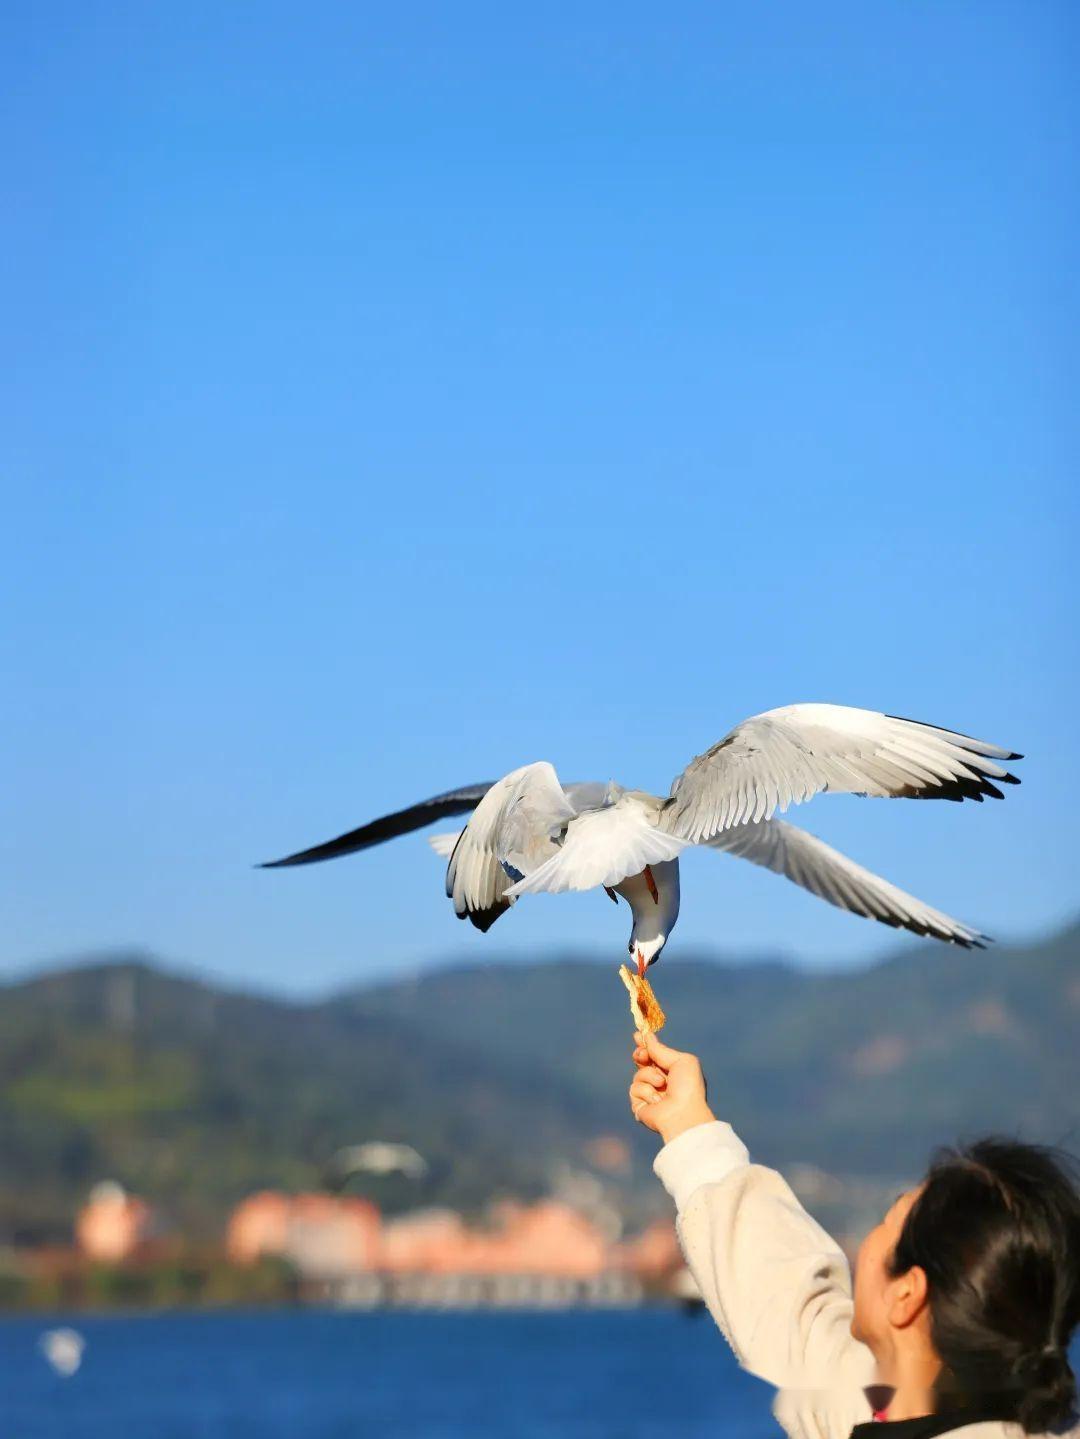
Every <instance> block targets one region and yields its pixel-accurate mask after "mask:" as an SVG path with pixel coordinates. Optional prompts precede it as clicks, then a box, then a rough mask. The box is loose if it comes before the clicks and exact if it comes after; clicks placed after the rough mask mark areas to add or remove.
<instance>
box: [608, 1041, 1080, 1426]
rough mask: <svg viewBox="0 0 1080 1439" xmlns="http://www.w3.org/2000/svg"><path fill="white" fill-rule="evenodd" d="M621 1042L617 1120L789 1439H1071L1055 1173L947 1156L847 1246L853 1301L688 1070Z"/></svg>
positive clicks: (1078, 1283) (1077, 1200)
mask: <svg viewBox="0 0 1080 1439" xmlns="http://www.w3.org/2000/svg"><path fill="white" fill-rule="evenodd" d="M635 1040H636V1044H637V1047H636V1048H635V1050H634V1062H635V1064H636V1065H637V1074H636V1076H635V1078H634V1081H633V1083H632V1084H631V1086H630V1104H631V1107H632V1110H633V1113H634V1117H635V1118H636V1119H638V1120H639V1121H640V1122H641V1123H642V1124H644V1125H646V1127H647V1128H649V1129H652V1130H654V1131H655V1132H656V1133H657V1134H659V1135H660V1137H661V1138H662V1139H663V1140H664V1147H663V1149H662V1150H661V1151H660V1153H659V1154H658V1155H657V1158H656V1162H655V1165H654V1168H655V1170H656V1173H657V1175H658V1176H659V1178H660V1179H661V1180H662V1181H663V1183H664V1186H665V1187H666V1188H667V1190H668V1192H669V1193H670V1194H671V1196H672V1198H673V1199H674V1200H675V1204H676V1207H677V1210H678V1227H679V1238H680V1241H681V1243H682V1247H683V1250H684V1252H685V1254H686V1259H687V1263H688V1264H689V1266H690V1268H691V1270H692V1272H693V1274H694V1277H695V1278H696V1280H697V1282H698V1284H699V1286H700V1288H701V1292H702V1295H703V1296H704V1299H705V1302H706V1303H707V1304H708V1306H709V1310H710V1312H711V1313H712V1315H713V1318H714V1319H715V1320H716V1322H717V1324H718V1325H719V1326H720V1328H721V1330H722V1331H723V1333H724V1335H725V1336H726V1338H727V1339H728V1341H729V1342H730V1344H731V1346H732V1348H733V1349H734V1351H735V1354H736V1357H737V1358H738V1359H739V1362H740V1363H741V1364H743V1365H744V1367H745V1368H747V1369H749V1370H751V1371H752V1372H754V1373H756V1374H758V1375H760V1376H761V1377H762V1378H763V1379H767V1380H768V1381H769V1382H770V1383H772V1384H774V1385H776V1386H777V1387H778V1388H779V1389H780V1391H781V1393H780V1395H779V1397H778V1400H777V1406H776V1414H777V1417H778V1418H779V1420H780V1422H781V1424H782V1425H783V1426H784V1428H785V1429H787V1431H788V1432H789V1433H790V1434H792V1435H795V1436H799V1439H848V1436H849V1435H852V1436H854V1439H930V1436H932V1435H937V1434H945V1433H952V1432H953V1431H957V1432H958V1433H962V1434H963V1436H964V1439H1002V1436H1006V1435H1011V1436H1018V1435H1019V1433H1020V1431H1021V1430H1022V1431H1023V1432H1024V1433H1027V1434H1039V1433H1044V1432H1050V1431H1054V1432H1061V1431H1063V1430H1064V1429H1066V1428H1067V1427H1068V1425H1069V1424H1070V1423H1071V1422H1072V1420H1073V1419H1074V1418H1075V1414H1074V1405H1075V1401H1076V1387H1075V1381H1074V1378H1073V1374H1072V1371H1071V1369H1070V1368H1069V1362H1068V1357H1067V1349H1068V1345H1069V1341H1070V1338H1071V1336H1072V1333H1073V1330H1074V1329H1075V1327H1076V1325H1077V1321H1078V1320H1080V1194H1078V1192H1077V1189H1076V1187H1075V1185H1074V1183H1073V1182H1072V1180H1071V1179H1070V1177H1069V1175H1068V1174H1067V1172H1066V1171H1065V1169H1064V1167H1063V1165H1062V1163H1060V1162H1059V1161H1057V1160H1056V1159H1055V1158H1053V1157H1052V1155H1051V1154H1050V1153H1049V1152H1048V1151H1045V1150H1042V1149H1037V1148H1034V1147H1032V1146H1029V1145H1022V1144H1017V1143H1009V1142H1006V1141H998V1140H985V1141H983V1142H982V1143H980V1144H976V1145H973V1146H972V1147H971V1148H969V1149H966V1150H962V1151H956V1152H948V1153H945V1154H943V1155H942V1156H940V1157H939V1158H938V1159H937V1160H936V1162H935V1163H934V1165H933V1166H932V1168H931V1169H930V1172H929V1174H928V1175H927V1176H926V1178H925V1179H924V1180H923V1182H922V1183H921V1184H920V1185H919V1186H918V1187H917V1188H915V1189H913V1190H910V1191H909V1192H908V1193H906V1194H902V1195H901V1196H900V1197H899V1198H898V1199H897V1200H896V1201H895V1203H894V1204H893V1205H892V1207H891V1208H890V1209H889V1212H888V1213H887V1214H886V1215H885V1218H884V1219H883V1220H882V1222H881V1223H880V1224H879V1225H878V1226H877V1228H876V1229H874V1230H872V1231H871V1232H870V1234H868V1235H867V1237H866V1238H865V1240H864V1241H863V1243H862V1247H861V1249H860V1250H859V1255H858V1260H857V1263H856V1268H855V1292H854V1298H853V1297H852V1293H851V1283H850V1277H849V1273H848V1267H847V1263H846V1261H845V1259H844V1257H843V1255H842V1254H841V1252H840V1250H839V1249H838V1248H837V1246H836V1244H835V1243H834V1242H833V1240H831V1239H830V1238H829V1236H828V1235H827V1234H826V1233H825V1232H824V1230H822V1229H821V1228H820V1226H819V1225H818V1224H817V1223H816V1222H815V1221H814V1220H813V1219H811V1217H810V1216H809V1215H808V1214H807V1213H806V1211H805V1210H804V1209H803V1208H802V1207H801V1206H800V1204H799V1202H798V1200H797V1199H796V1198H795V1196H794V1194H793V1193H792V1192H791V1190H790V1189H789V1188H788V1186H787V1184H786V1183H785V1182H784V1180H783V1179H781V1177H780V1175H779V1174H777V1173H775V1172H774V1171H773V1170H770V1169H764V1168H762V1167H760V1166H758V1165H754V1164H751V1163H750V1160H749V1156H748V1154H747V1151H746V1148H745V1147H744V1145H743V1144H742V1143H741V1141H740V1140H739V1139H738V1137H737V1136H736V1135H735V1133H734V1132H733V1131H732V1129H731V1127H730V1125H728V1124H723V1123H721V1122H719V1121H718V1120H717V1119H716V1117H715V1115H714V1114H713V1113H712V1111H711V1110H710V1108H709V1106H708V1102H707V1099H706V1090H705V1081H704V1078H703V1076H702V1072H701V1065H700V1064H699V1062H698V1061H697V1059H696V1058H695V1057H694V1056H693V1055H692V1054H684V1053H681V1052H680V1051H678V1050H675V1049H671V1048H670V1047H669V1046H667V1045H665V1044H662V1043H661V1042H660V1040H658V1039H657V1037H656V1036H655V1035H654V1034H648V1035H641V1034H638V1035H636V1036H635ZM875 1421H879V1422H875ZM882 1423H884V1424H885V1426H886V1427H884V1428H882V1427H881V1425H882ZM863 1425H865V1426H866V1427H865V1428H863V1427H862V1426H863ZM1017 1425H1019V1429H1017V1427H1016V1426H1017Z"/></svg>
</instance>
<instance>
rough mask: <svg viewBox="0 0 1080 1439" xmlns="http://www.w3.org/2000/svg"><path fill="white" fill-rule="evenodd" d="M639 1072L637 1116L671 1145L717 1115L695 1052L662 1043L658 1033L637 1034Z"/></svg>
mask: <svg viewBox="0 0 1080 1439" xmlns="http://www.w3.org/2000/svg"><path fill="white" fill-rule="evenodd" d="M634 1038H635V1040H636V1041H637V1047H636V1048H635V1050H634V1063H635V1064H636V1065H637V1074H636V1076H635V1077H634V1082H633V1084H631V1086H630V1108H631V1111H632V1113H633V1115H634V1118H635V1119H636V1120H638V1122H639V1123H641V1124H644V1126H645V1127H646V1129H651V1130H653V1131H654V1133H656V1134H659V1135H660V1137H661V1139H663V1141H664V1143H665V1144H670V1143H671V1141H672V1140H673V1139H677V1138H678V1137H679V1135H680V1134H684V1133H685V1132H686V1130H688V1129H693V1128H694V1126H695V1125H698V1124H710V1123H712V1121H713V1120H714V1119H715V1118H716V1115H715V1114H713V1112H712V1110H711V1109H710V1108H709V1105H708V1102H707V1098H706V1086H705V1076H704V1075H703V1074H702V1072H701V1063H700V1061H699V1060H698V1058H697V1056H696V1055H693V1054H685V1053H684V1052H683V1051H682V1050H679V1049H672V1048H671V1047H670V1046H669V1045H666V1044H662V1043H661V1042H660V1040H659V1039H657V1037H656V1035H655V1034H652V1033H651V1032H650V1033H647V1034H641V1033H636V1032H635V1034H634Z"/></svg>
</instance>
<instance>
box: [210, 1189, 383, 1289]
mask: <svg viewBox="0 0 1080 1439" xmlns="http://www.w3.org/2000/svg"><path fill="white" fill-rule="evenodd" d="M380 1230H381V1222H380V1219H379V1211H378V1210H377V1209H376V1208H375V1206H374V1205H373V1204H370V1203H369V1202H368V1201H367V1200H366V1199H353V1198H342V1197H338V1196H334V1195H329V1194H295V1195H287V1194H278V1193H275V1192H273V1191H269V1190H266V1191H263V1192H262V1193H261V1194H252V1195H251V1196H250V1197H249V1198H248V1199H245V1200H244V1202H243V1203H242V1204H240V1205H238V1206H237V1208H236V1209H235V1210H234V1211H233V1214H232V1218H231V1219H230V1220H229V1226H228V1230H227V1232H226V1236H225V1248H226V1251H227V1253H228V1255H229V1258H230V1259H232V1260H233V1261H234V1262H235V1263H238V1264H251V1263H254V1261H255V1260H257V1259H259V1258H261V1257H262V1256H263V1255H264V1254H268V1255H275V1256H279V1257H281V1258H283V1259H287V1260H289V1262H290V1263H292V1264H293V1265H295V1266H296V1268H297V1270H298V1271H299V1272H300V1274H302V1275H304V1276H305V1277H315V1278H325V1277H329V1276H332V1275H336V1274H352V1273H356V1272H358V1271H360V1270H365V1269H372V1268H374V1267H375V1266H376V1264H377V1262H378V1257H379V1238H380Z"/></svg>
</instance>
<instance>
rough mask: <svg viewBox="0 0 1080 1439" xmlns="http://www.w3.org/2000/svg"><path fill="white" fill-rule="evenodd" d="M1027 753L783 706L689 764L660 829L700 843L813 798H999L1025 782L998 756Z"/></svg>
mask: <svg viewBox="0 0 1080 1439" xmlns="http://www.w3.org/2000/svg"><path fill="white" fill-rule="evenodd" d="M1021 758H1022V756H1021V755H1018V754H1015V753H1013V752H1012V751H1011V750H1006V749H1001V748H1000V747H999V746H998V745H993V744H987V743H986V742H985V741H984V740H978V739H972V738H970V737H969V736H968V735H963V734H957V733H955V732H954V731H953V730H947V729H937V728H935V727H934V726H933V725H926V724H920V723H919V722H918V721H916V720H906V719H899V718H898V717H897V716H895V715H886V714H880V713H878V712H877V711H876V710H863V709H851V708H849V707H848V706H847V705H818V704H808V705H787V706H786V707H784V708H782V709H775V710H767V711H766V712H765V713H764V714H760V715H755V716H754V717H753V718H752V719H748V720H744V721H743V723H742V724H740V725H736V726H735V728H734V729H733V730H732V731H731V733H730V734H729V735H727V736H726V737H725V738H724V739H722V740H721V741H720V742H719V744H715V745H713V747H712V749H710V750H706V752H705V753H704V754H701V755H698V756H697V758H696V759H693V760H691V761H690V763H689V764H688V765H687V767H686V768H685V769H684V770H683V772H682V774H681V775H679V776H678V778H677V779H676V780H675V782H674V784H673V785H672V786H671V797H670V799H669V800H668V803H667V807H666V808H665V810H664V812H663V814H662V816H661V819H660V824H661V826H662V827H663V828H664V829H666V830H667V831H668V832H669V833H671V834H676V835H681V836H682V837H683V838H684V839H687V840H689V841H690V842H691V843H692V844H702V843H704V842H705V841H707V840H708V839H709V838H710V837H711V836H712V835H715V834H719V833H720V832H721V831H722V830H725V829H729V828H730V827H731V826H733V825H740V824H747V823H750V822H754V823H756V822H757V821H759V820H763V819H768V818H769V816H770V815H772V814H773V813H774V812H775V811H776V810H778V809H779V810H786V809H787V807H788V805H789V804H801V803H802V802H803V801H804V800H808V799H810V798H812V796H814V795H815V794H821V793H823V792H824V791H829V792H830V793H834V794H862V795H874V796H888V797H892V798H904V799H953V800H962V799H975V800H979V801H981V800H982V798H983V796H984V795H992V796H993V797H994V798H995V799H1001V798H1002V794H1001V791H1000V790H999V789H998V788H997V785H995V784H994V783H993V781H994V780H997V781H998V782H999V783H1001V784H1019V783H1020V781H1019V780H1018V779H1017V778H1016V776H1015V775H1011V774H1009V773H1008V771H1007V770H1005V769H1004V768H1003V767H1002V766H1001V765H1000V764H998V763H996V761H997V760H1002V759H1004V760H1013V759H1021Z"/></svg>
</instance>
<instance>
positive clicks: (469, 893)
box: [446, 760, 576, 930]
mask: <svg viewBox="0 0 1080 1439" xmlns="http://www.w3.org/2000/svg"><path fill="white" fill-rule="evenodd" d="M575 813H576V810H575V809H574V807H573V806H572V805H571V803H570V801H569V800H568V799H567V797H566V795H565V793H564V792H563V788H562V785H561V784H560V783H559V776H558V775H557V774H556V773H555V769H554V766H553V765H550V764H548V763H547V761H546V760H541V761H539V762H538V763H536V764H527V765H524V766H522V768H521V769H515V770H512V771H511V772H510V774H508V775H506V776H505V778H503V779H501V780H498V781H496V783H495V784H493V785H492V786H491V788H490V789H489V790H488V792H487V794H485V795H484V797H483V799H482V800H481V801H480V803H479V804H478V805H477V806H476V812H475V813H474V814H473V817H472V819H470V820H469V823H468V824H467V825H466V826H465V828H464V829H463V830H462V831H461V834H460V835H459V836H458V840H457V843H456V844H455V845H454V848H453V851H452V852H451V855H450V863H449V864H448V865H447V867H446V893H447V895H448V896H449V897H450V898H451V899H452V900H453V901H454V913H455V914H456V915H457V917H458V918H459V919H469V920H471V922H472V923H473V924H474V925H475V926H476V928H477V929H481V930H487V929H490V928H491V926H492V925H493V924H494V923H495V921H496V920H497V919H498V917H499V915H500V914H504V913H505V912H506V910H507V909H509V907H510V904H511V903H512V897H510V896H509V895H508V891H509V889H510V886H511V885H512V884H513V882H514V877H515V876H517V875H521V874H524V873H526V872H527V871H529V870H532V869H533V868H535V867H536V866H537V865H539V864H542V863H543V861H544V860H545V859H546V858H547V857H548V855H549V854H550V853H551V852H552V850H553V849H555V847H556V837H561V835H562V832H563V830H564V829H565V827H566V825H567V823H568V822H569V821H570V820H571V819H573V817H574V815H575Z"/></svg>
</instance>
